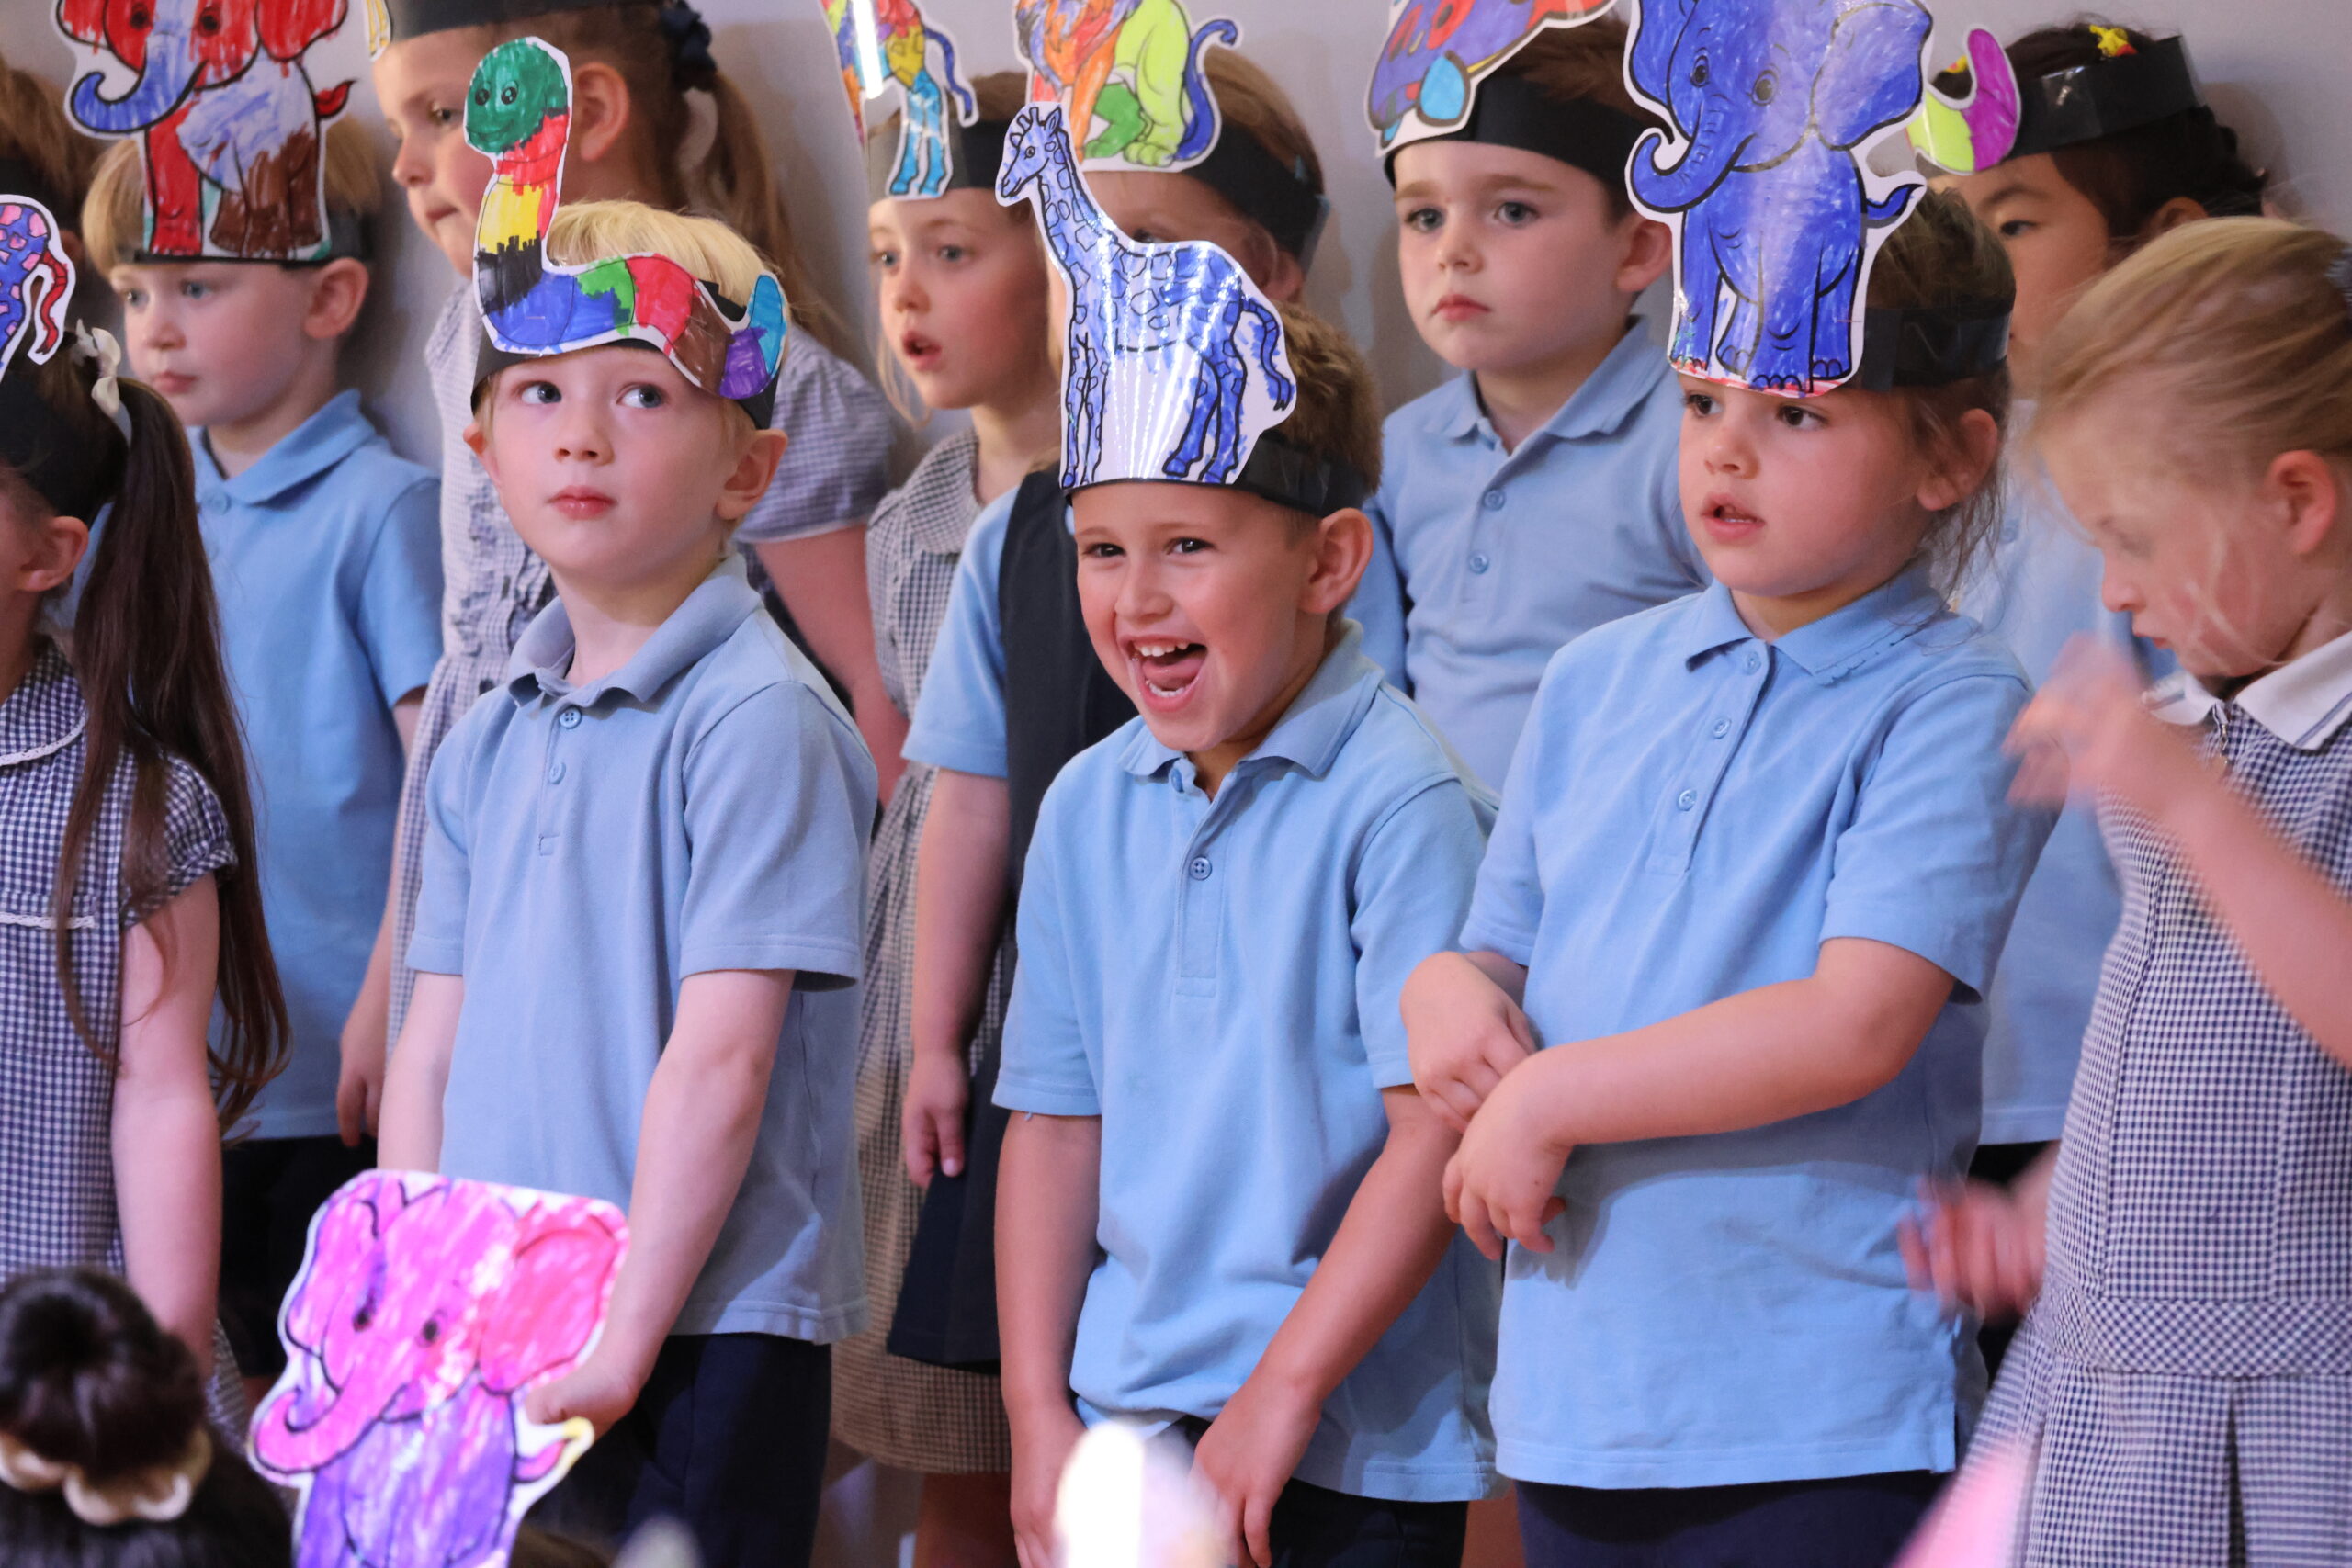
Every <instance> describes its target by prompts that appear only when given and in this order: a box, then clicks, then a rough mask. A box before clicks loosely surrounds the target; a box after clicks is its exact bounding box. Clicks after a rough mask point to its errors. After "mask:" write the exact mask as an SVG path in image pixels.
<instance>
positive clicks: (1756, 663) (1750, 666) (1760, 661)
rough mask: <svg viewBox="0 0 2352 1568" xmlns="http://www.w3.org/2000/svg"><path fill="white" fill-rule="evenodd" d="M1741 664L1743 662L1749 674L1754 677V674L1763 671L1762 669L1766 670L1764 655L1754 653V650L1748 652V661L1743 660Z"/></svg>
mask: <svg viewBox="0 0 2352 1568" xmlns="http://www.w3.org/2000/svg"><path fill="white" fill-rule="evenodd" d="M1740 662H1741V663H1742V664H1744V665H1745V666H1746V667H1747V672H1748V673H1749V674H1750V675H1753V674H1755V673H1756V672H1757V671H1758V670H1761V669H1763V668H1764V656H1763V655H1762V654H1760V653H1758V652H1756V651H1754V650H1753V649H1750V650H1749V652H1748V655H1747V658H1746V659H1744V660H1741V661H1740Z"/></svg>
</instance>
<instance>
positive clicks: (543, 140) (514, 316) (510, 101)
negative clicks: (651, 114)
mask: <svg viewBox="0 0 2352 1568" xmlns="http://www.w3.org/2000/svg"><path fill="white" fill-rule="evenodd" d="M570 134H571V62H569V61H567V60H566V59H565V58H564V55H563V51H561V50H560V49H557V48H556V47H555V46H554V45H552V44H550V43H548V42H547V41H546V40H544V39H536V38H523V39H512V40H510V41H508V42H506V43H503V44H500V45H499V46H498V47H497V48H496V49H493V50H492V51H490V52H489V53H488V54H486V55H484V56H482V61H481V64H480V65H478V66H476V67H474V75H473V82H472V85H471V86H470V87H469V90H468V93H467V96H466V141H467V142H468V143H469V145H470V146H472V147H473V148H474V150H475V151H476V152H482V153H485V154H487V155H488V156H489V157H490V159H491V161H492V164H494V165H495V166H496V170H497V172H496V174H495V175H492V179H491V182H490V188H489V189H488V190H486V191H484V192H483V193H482V198H481V220H480V222H479V224H478V226H477V227H476V229H475V232H474V289H475V292H476V293H477V294H479V295H480V296H481V316H482V326H483V328H484V330H485V331H487V332H488V333H489V334H490V345H489V348H487V349H485V351H484V352H483V354H482V356H481V361H480V363H479V364H478V365H477V367H476V368H475V385H476V387H477V388H479V387H480V386H481V383H482V382H483V381H485V380H487V379H488V378H490V377H491V376H492V375H493V374H495V373H496V372H497V371H499V370H502V369H504V368H505V367H507V366H509V365H513V364H515V363H517V362H518V361H520V360H524V359H537V358H545V357H547V356H548V355H558V354H572V353H576V352H578V351H579V350H581V349H583V348H596V347H599V346H601V345H603V344H616V343H633V344H642V345H644V346H645V347H648V348H658V349H660V350H661V351H662V353H663V354H664V355H667V356H668V357H669V360H670V363H671V364H673V365H674V366H676V367H678V370H679V373H680V374H681V375H683V376H684V377H685V378H686V379H687V380H689V381H692V382H693V383H694V384H695V386H697V387H700V388H701V389H703V390H705V391H707V392H716V393H718V395H719V396H720V397H722V398H729V399H732V400H735V401H736V402H739V403H741V404H742V405H743V408H744V412H747V413H749V414H750V415H751V416H752V423H755V424H758V425H760V426H762V427H765V425H766V424H767V423H768V420H769V417H770V416H771V415H772V414H773V412H774V411H775V373H776V367H777V366H778V364H780V363H781V362H782V360H783V357H784V344H785V336H786V332H787V331H788V330H789V328H788V322H787V321H786V314H785V299H784V288H783V286H782V285H781V284H779V283H777V282H776V280H775V277H774V276H773V275H771V274H768V273H762V274H761V275H760V279H759V283H758V285H757V286H756V287H755V288H753V289H752V297H751V299H749V300H748V301H746V302H745V303H743V304H742V305H740V306H739V305H737V304H735V303H733V302H732V301H729V300H728V299H723V298H721V297H720V296H719V294H718V291H717V290H716V289H715V288H712V287H711V286H710V285H709V284H707V283H705V282H703V281H701V280H700V279H698V278H696V277H695V276H693V275H692V274H691V273H689V272H687V271H686V269H685V268H684V267H683V266H681V265H678V264H677V263H676V262H674V261H673V260H671V259H670V258H669V257H668V256H662V255H626V256H607V257H605V258H604V259H603V260H601V261H594V262H590V263H588V264H587V265H584V266H565V265H559V264H557V263H555V262H551V261H549V260H548V257H547V236H548V226H549V224H550V223H551V222H552V221H553V220H554V218H555V212H556V207H557V202H558V193H559V191H560V188H561V186H562V182H563V153H564V145H565V142H566V141H567V139H568V138H569V136H570Z"/></svg>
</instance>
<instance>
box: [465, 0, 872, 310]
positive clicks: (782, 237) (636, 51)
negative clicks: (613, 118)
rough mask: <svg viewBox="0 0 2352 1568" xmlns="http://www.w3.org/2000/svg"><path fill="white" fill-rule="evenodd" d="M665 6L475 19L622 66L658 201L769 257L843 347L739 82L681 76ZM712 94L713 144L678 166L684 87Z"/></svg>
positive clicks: (507, 34)
mask: <svg viewBox="0 0 2352 1568" xmlns="http://www.w3.org/2000/svg"><path fill="white" fill-rule="evenodd" d="M664 9H665V7H664V6H663V5H662V4H659V3H631V4H628V5H621V6H591V7H588V8H586V9H580V10H564V11H549V12H547V13H546V14H544V15H541V16H536V17H525V18H523V19H521V20H518V21H506V22H498V23H493V24H491V25H489V26H486V27H484V28H481V29H479V30H480V31H481V33H482V34H483V36H484V37H485V38H486V39H489V40H490V42H492V43H503V42H505V41H506V40H507V39H518V38H530V37H536V38H541V39H546V40H547V41H548V42H549V43H551V44H553V45H555V46H556V47H557V48H558V49H560V50H561V51H563V52H564V53H565V54H567V55H569V56H570V57H571V61H572V62H573V65H574V67H575V68H577V66H578V65H579V63H580V62H582V61H594V62H596V63H598V64H600V65H605V66H608V67H610V68H611V69H612V70H614V71H616V72H617V73H620V78H621V80H622V82H623V83H625V84H626V85H628V101H629V127H630V130H631V131H632V133H633V134H634V135H636V136H637V137H638V138H639V141H638V145H639V146H640V147H644V148H647V149H649V150H650V151H651V152H653V154H654V155H653V156H652V157H651V158H650V159H649V160H648V163H649V164H650V166H651V167H652V168H653V169H654V170H655V172H656V174H657V175H658V177H659V178H660V180H661V182H662V188H661V189H660V190H659V191H657V192H655V193H654V195H655V196H656V197H657V198H658V204H659V205H660V206H662V207H667V208H670V209H673V210H676V211H680V212H706V213H708V214H710V215H711V216H712V217H714V218H717V219H718V220H721V221H723V222H724V223H725V224H726V225H727V227H729V229H732V230H733V231H735V232H736V233H738V234H740V235H741V236H742V237H743V238H744V239H746V240H748V241H750V242H751V243H752V245H753V246H754V247H755V248H757V250H758V251H759V253H760V254H762V255H763V256H765V257H767V258H768V262H769V265H770V266H771V267H772V268H773V269H774V271H775V275H776V280H777V281H778V282H780V283H782V284H783V285H784V297H785V299H786V300H787V301H789V303H790V305H791V309H792V321H793V324H794V325H795V326H798V327H801V328H805V329H806V330H807V331H808V332H809V333H810V335H812V336H814V337H815V338H816V339H817V340H818V341H819V342H820V343H822V344H824V345H825V346H826V347H827V348H830V349H831V350H833V351H834V352H835V353H840V352H841V350H842V344H844V343H845V342H846V341H847V338H846V334H845V333H843V331H842V324H841V320H840V318H839V317H838V316H837V315H835V314H834V312H833V311H832V310H831V308H830V307H829V306H827V304H826V303H825V301H824V299H822V298H821V297H820V295H819V293H818V292H817V286H816V277H815V275H814V274H813V273H811V272H810V271H809V265H808V262H807V261H806V260H805V259H804V258H803V257H802V255H801V254H800V246H799V244H798V243H797V241H796V240H795V239H794V237H793V232H792V220H791V216H790V214H789V213H788V212H787V211H786V207H785V202H784V193H783V192H782V191H781V190H780V189H779V188H778V187H777V185H776V175H775V165H774V164H772V163H771V161H770V159H769V157H768V144H767V138H766V135H765V134H764V133H763V131H762V130H761V129H760V122H759V118H758V117H757V116H756V115H754V114H753V113H752V106H751V103H750V101H749V100H747V99H746V98H745V97H744V96H743V94H742V90H741V88H739V87H737V86H736V85H735V84H734V83H733V82H731V81H729V79H728V78H727V76H726V74H725V73H723V72H719V71H716V70H714V71H711V72H710V73H708V75H707V78H705V79H703V80H701V81H682V80H681V74H680V67H679V65H678V64H677V62H676V59H675V56H674V54H673V50H672V48H671V44H670V40H669V37H668V35H667V34H665V33H664V32H663V31H662V11H663V10H664ZM690 88H691V89H696V90H700V91H702V92H706V93H708V94H709V95H710V100H711V105H712V107H713V108H714V110H715V111H716V115H717V125H716V127H715V128H714V130H713V133H712V135H711V138H710V145H709V147H708V148H707V150H705V152H703V155H702V157H701V158H700V159H699V160H698V161H697V162H696V163H695V165H694V167H692V168H690V169H689V168H684V167H682V166H681V164H680V161H679V157H678V150H679V149H683V148H684V146H685V145H686V142H687V141H688V134H687V133H688V130H689V128H690V121H691V118H692V112H693V111H692V108H691V106H690V105H689V104H688V103H687V101H686V93H687V92H688V90H689V89H690Z"/></svg>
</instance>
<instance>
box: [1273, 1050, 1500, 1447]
mask: <svg viewBox="0 0 2352 1568" xmlns="http://www.w3.org/2000/svg"><path fill="white" fill-rule="evenodd" d="M1386 1093H1387V1096H1388V1097H1389V1098H1390V1100H1392V1101H1393V1100H1395V1098H1396V1097H1397V1096H1398V1095H1404V1096H1408V1097H1410V1098H1412V1099H1414V1100H1419V1096H1417V1095H1414V1094H1413V1091H1412V1090H1411V1089H1390V1090H1388V1091H1386ZM1458 1142H1459V1140H1458V1139H1456V1138H1455V1137H1454V1135H1453V1134H1452V1133H1450V1132H1448V1131H1447V1130H1446V1129H1445V1128H1444V1127H1442V1125H1440V1124H1439V1123H1438V1122H1437V1119H1436V1117H1435V1116H1434V1115H1433V1114H1431V1113H1430V1112H1429V1111H1425V1110H1419V1109H1418V1108H1417V1109H1416V1111H1415V1113H1414V1114H1413V1115H1412V1117H1411V1119H1410V1120H1409V1121H1407V1122H1404V1123H1403V1124H1401V1125H1398V1126H1395V1127H1392V1129H1391V1131H1390V1133H1389V1135H1388V1142H1387V1145H1385V1147H1384V1148H1382V1150H1381V1152H1380V1157H1379V1158H1377V1159H1375V1160H1374V1161H1373V1164H1372V1168H1371V1169H1370V1170H1368V1171H1366V1172H1365V1173H1364V1179H1363V1184H1362V1185H1361V1186H1359V1187H1358V1188H1357V1189H1356V1195H1355V1197H1354V1198H1353V1199H1352V1200H1351V1201H1349V1204H1348V1212H1347V1213H1346V1215H1345V1216H1344V1217H1343V1218H1342V1219H1341V1220H1340V1228H1339V1231H1338V1233H1337V1234H1336V1235H1333V1236H1332V1238H1331V1245H1330V1246H1329V1247H1326V1248H1325V1249H1324V1253H1323V1258H1322V1260H1321V1261H1320V1262H1319V1263H1317V1265H1316V1266H1315V1273H1314V1275H1313V1277H1312V1278H1310V1279H1309V1280H1307V1282H1306V1290H1305V1291H1303V1292H1300V1293H1299V1298H1298V1301H1297V1303H1295V1305H1293V1306H1292V1308H1291V1310H1290V1313H1289V1315H1288V1316H1286V1317H1284V1318H1283V1325H1282V1327H1281V1328H1280V1329H1278V1330H1276V1331H1275V1334H1274V1337H1273V1339H1272V1342H1271V1343H1269V1344H1268V1345H1267V1347H1266V1351H1265V1354H1264V1355H1263V1356H1262V1357H1261V1358H1260V1359H1259V1363H1258V1369H1257V1371H1255V1372H1253V1373H1252V1374H1251V1375H1252V1376H1253V1377H1257V1378H1272V1379H1275V1380H1277V1381H1278V1382H1281V1383H1282V1384H1283V1385H1284V1386H1285V1387H1287V1388H1289V1389H1291V1390H1292V1391H1293V1392H1295V1393H1296V1394H1297V1395H1298V1396H1299V1397H1300V1398H1301V1399H1303V1400H1305V1401H1306V1402H1307V1403H1309V1404H1317V1405H1319V1404H1322V1403H1323V1401H1325V1400H1326V1399H1329V1397H1330V1396H1331V1392H1332V1391H1333V1390H1334V1389H1336V1388H1338V1387H1339V1386H1340V1382H1341V1380H1343V1379H1344V1378H1346V1376H1347V1375H1348V1374H1349V1373H1350V1372H1351V1371H1354V1370H1355V1367H1356V1364H1357V1363H1358V1362H1360V1361H1362V1360H1363V1359H1364V1357H1365V1356H1366V1355H1368V1354H1369V1353H1370V1352H1371V1350H1372V1348H1373V1347H1374V1345H1376V1344H1377V1343H1379V1341H1380V1337H1381V1336H1382V1335H1384V1334H1385V1333H1387V1332H1388V1329H1389V1326H1390V1325H1392V1324H1394V1323H1395V1322H1396V1321H1397V1317H1398V1316H1399V1315H1400V1314H1402V1313H1403V1312H1404V1311H1405V1309H1406V1308H1407V1307H1408V1306H1410V1305H1411V1304H1412V1302H1413V1298H1414V1297H1415V1296H1417V1295H1419V1293H1420V1292H1421V1289H1422V1287H1423V1286H1425V1285H1427V1284H1428V1283H1429V1281H1430V1276H1431V1275H1432V1274H1434V1273H1435V1272H1436V1271H1437V1267H1438V1265H1439V1263H1441V1262H1442V1261H1443V1259H1444V1258H1445V1249H1446V1247H1448V1246H1449V1245H1451V1243H1452V1242H1453V1229H1454V1227H1453V1221H1451V1220H1449V1219H1447V1218H1446V1217H1445V1202H1444V1200H1443V1198H1442V1196H1441V1194H1440V1190H1439V1179H1440V1178H1441V1177H1442V1175H1443V1174H1444V1172H1445V1162H1446V1161H1447V1160H1448V1159H1449V1158H1451V1157H1452V1156H1453V1150H1454V1148H1455V1146H1456V1145H1457V1144H1458Z"/></svg>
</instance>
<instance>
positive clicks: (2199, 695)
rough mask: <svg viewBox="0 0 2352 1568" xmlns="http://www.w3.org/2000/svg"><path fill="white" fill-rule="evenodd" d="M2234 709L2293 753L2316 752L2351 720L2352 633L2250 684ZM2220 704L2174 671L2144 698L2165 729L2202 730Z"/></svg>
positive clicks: (2189, 678) (2190, 677)
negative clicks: (2196, 726) (2176, 726)
mask: <svg viewBox="0 0 2352 1568" xmlns="http://www.w3.org/2000/svg"><path fill="white" fill-rule="evenodd" d="M2236 702H2237V705H2238V706H2239V707H2240V708H2241V709H2243V710H2244V711H2245V714H2246V715H2247V716H2249V717H2251V718H2252V719H2253V720H2254V721H2255V722H2256V724H2259V725H2260V726H2262V728H2265V729H2267V730H2268V731H2270V733H2271V734H2273V735H2275V736H2277V737H2278V739H2281V740H2283V741H2285V742H2286V743H2287V744H2288V745H2290V746H2292V747H2293V748H2295V750H2298V751H2316V750H2320V748H2322V747H2324V746H2325V745H2326V744H2327V743H2328V742H2329V741H2330V740H2332V739H2335V732H2336V731H2337V730H2339V729H2341V728H2344V725H2345V721H2346V719H2352V632H2346V634H2345V635H2344V636H2342V637H2337V638H2336V639H2335V641H2333V642H2329V643H2323V644H2322V645H2320V646H2319V647H2317V648H2315V649H2312V650H2311V651H2310V652H2309V653H2306V654H2304V655H2303V656H2302V657H2301V659H2298V660H2295V661H2294V662H2293V663H2291V664H2288V665H2284V666H2282V667H2280V668H2279V669H2277V670H2273V671H2271V672H2270V673H2269V674H2267V675H2265V676H2263V677H2262V678H2261V679H2260V680H2258V681H2250V682H2247V683H2246V685H2245V688H2244V689H2243V690H2241V691H2240V692H2239V693H2238V694H2237V697H2236ZM2220 706H2222V699H2221V698H2220V697H2217V696H2215V695H2214V694H2212V693H2211V691H2209V690H2207V689H2206V687H2205V684H2204V682H2201V681H2199V680H2198V679H2197V677H2195V676H2194V675H2191V674H2190V673H2189V672H2188V671H2186V670H2181V671H2175V672H2174V673H2173V674H2172V675H2170V676H2169V677H2167V678H2166V679H2165V680H2164V681H2163V682H2159V683H2158V684H2157V686H2156V688H2155V690H2154V691H2153V692H2151V693H2149V694H2148V709H2149V711H2150V712H2151V713H2154V715H2155V716H2157V717H2158V718H2161V719H2163V720H2165V722H2167V723H2170V724H2202V723H2204V722H2205V720H2206V719H2208V718H2210V717H2211V716H2212V714H2213V710H2215V709H2216V708H2219V707H2220Z"/></svg>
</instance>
